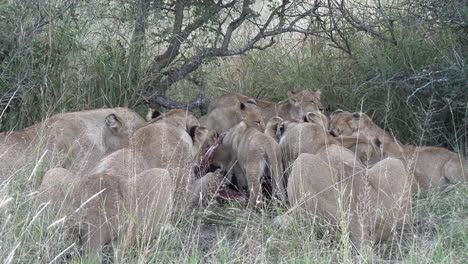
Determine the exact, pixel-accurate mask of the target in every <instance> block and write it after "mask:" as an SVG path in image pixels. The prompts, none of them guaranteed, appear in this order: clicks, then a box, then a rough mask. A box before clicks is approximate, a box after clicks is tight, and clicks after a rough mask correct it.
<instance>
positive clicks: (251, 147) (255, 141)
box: [213, 121, 286, 207]
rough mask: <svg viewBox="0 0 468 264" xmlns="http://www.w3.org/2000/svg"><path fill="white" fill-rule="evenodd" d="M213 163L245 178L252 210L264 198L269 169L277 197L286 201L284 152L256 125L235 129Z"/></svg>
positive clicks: (247, 123) (242, 125)
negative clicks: (262, 184) (262, 195)
mask: <svg viewBox="0 0 468 264" xmlns="http://www.w3.org/2000/svg"><path fill="white" fill-rule="evenodd" d="M213 164H214V165H217V166H219V167H221V168H222V169H223V170H225V171H230V170H231V169H232V168H233V169H234V173H235V174H236V176H237V179H240V181H242V178H244V177H245V178H244V179H245V181H246V185H247V186H248V190H249V205H250V206H252V207H253V206H255V205H256V202H257V201H258V200H259V199H260V198H261V180H262V179H263V178H264V176H265V171H266V170H269V171H270V172H271V181H272V187H273V194H274V195H275V194H277V196H278V197H279V198H280V199H281V200H282V201H283V202H286V194H285V189H284V185H283V178H282V176H283V167H282V163H281V149H280V147H279V145H278V143H276V142H275V140H274V139H272V138H271V137H269V136H267V135H265V134H264V133H262V132H261V131H259V129H258V127H257V126H256V124H252V123H249V122H247V121H243V122H241V123H239V124H238V125H236V126H235V127H233V128H231V129H230V130H229V131H228V132H227V133H226V135H225V137H224V140H223V144H222V145H221V146H220V148H219V149H218V150H217V152H216V153H215V156H214V159H213ZM242 176H243V177H242ZM241 185H243V184H241Z"/></svg>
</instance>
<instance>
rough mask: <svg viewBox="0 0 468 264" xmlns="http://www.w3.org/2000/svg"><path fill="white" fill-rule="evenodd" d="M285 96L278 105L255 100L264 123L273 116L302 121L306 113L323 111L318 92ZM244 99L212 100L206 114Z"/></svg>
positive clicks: (305, 91)
mask: <svg viewBox="0 0 468 264" xmlns="http://www.w3.org/2000/svg"><path fill="white" fill-rule="evenodd" d="M287 95H288V99H287V100H284V101H281V102H279V103H274V102H271V101H264V100H256V102H257V105H258V107H259V108H260V111H261V114H262V117H263V120H264V122H265V123H266V122H268V121H269V120H270V119H271V118H272V117H274V116H279V117H281V118H283V119H284V120H290V119H296V120H302V119H303V118H304V116H305V114H306V113H307V112H313V111H322V110H323V105H322V103H321V102H320V97H321V92H320V90H317V91H309V90H303V91H300V92H291V91H289V92H288V93H287ZM246 98H248V97H247V96H245V95H242V94H225V95H222V96H220V97H218V98H216V99H215V100H213V102H212V103H211V104H210V106H209V108H208V113H210V112H211V111H213V110H215V109H220V108H223V107H226V106H229V105H232V104H233V102H239V101H241V102H242V101H245V100H246Z"/></svg>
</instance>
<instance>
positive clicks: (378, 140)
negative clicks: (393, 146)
mask: <svg viewBox="0 0 468 264" xmlns="http://www.w3.org/2000/svg"><path fill="white" fill-rule="evenodd" d="M374 144H375V145H376V146H377V147H378V148H380V147H381V146H382V141H380V139H379V138H374Z"/></svg>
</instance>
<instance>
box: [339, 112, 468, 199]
mask: <svg viewBox="0 0 468 264" xmlns="http://www.w3.org/2000/svg"><path fill="white" fill-rule="evenodd" d="M359 116H360V120H357V119H356V118H354V117H353V114H351V113H349V112H340V113H338V114H336V115H335V116H334V117H333V118H332V121H331V123H330V131H335V132H334V134H336V135H341V136H350V135H359V136H360V137H361V139H360V140H359V141H356V142H355V144H350V145H348V147H350V149H351V150H353V151H355V152H356V154H357V155H358V156H359V157H360V158H361V159H362V160H363V161H364V162H365V163H367V164H368V165H372V164H375V163H376V162H378V161H380V160H382V159H384V158H386V157H394V158H397V159H399V160H401V161H402V162H403V163H404V164H405V166H406V168H407V170H408V172H409V173H410V175H413V174H414V182H413V191H417V190H418V187H419V188H420V189H421V190H427V189H428V188H429V187H431V186H435V185H439V184H442V183H457V182H466V180H467V178H468V162H467V160H466V159H464V158H463V157H462V156H461V155H460V154H457V153H454V152H451V151H449V150H447V149H445V148H441V147H430V146H421V147H418V146H413V145H403V144H401V143H399V142H398V141H397V140H395V139H394V138H393V137H391V136H390V135H389V134H387V133H386V132H385V131H384V130H383V129H381V128H380V127H378V126H377V125H376V124H375V123H374V122H373V121H372V119H370V118H369V117H368V116H367V115H366V114H364V113H359ZM362 136H365V137H367V139H362ZM337 139H339V140H340V137H338V138H337Z"/></svg>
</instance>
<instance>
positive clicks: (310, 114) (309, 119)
mask: <svg viewBox="0 0 468 264" xmlns="http://www.w3.org/2000/svg"><path fill="white" fill-rule="evenodd" d="M314 117H315V113H314V112H307V114H306V115H305V116H304V122H307V123H313V122H314Z"/></svg>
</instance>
